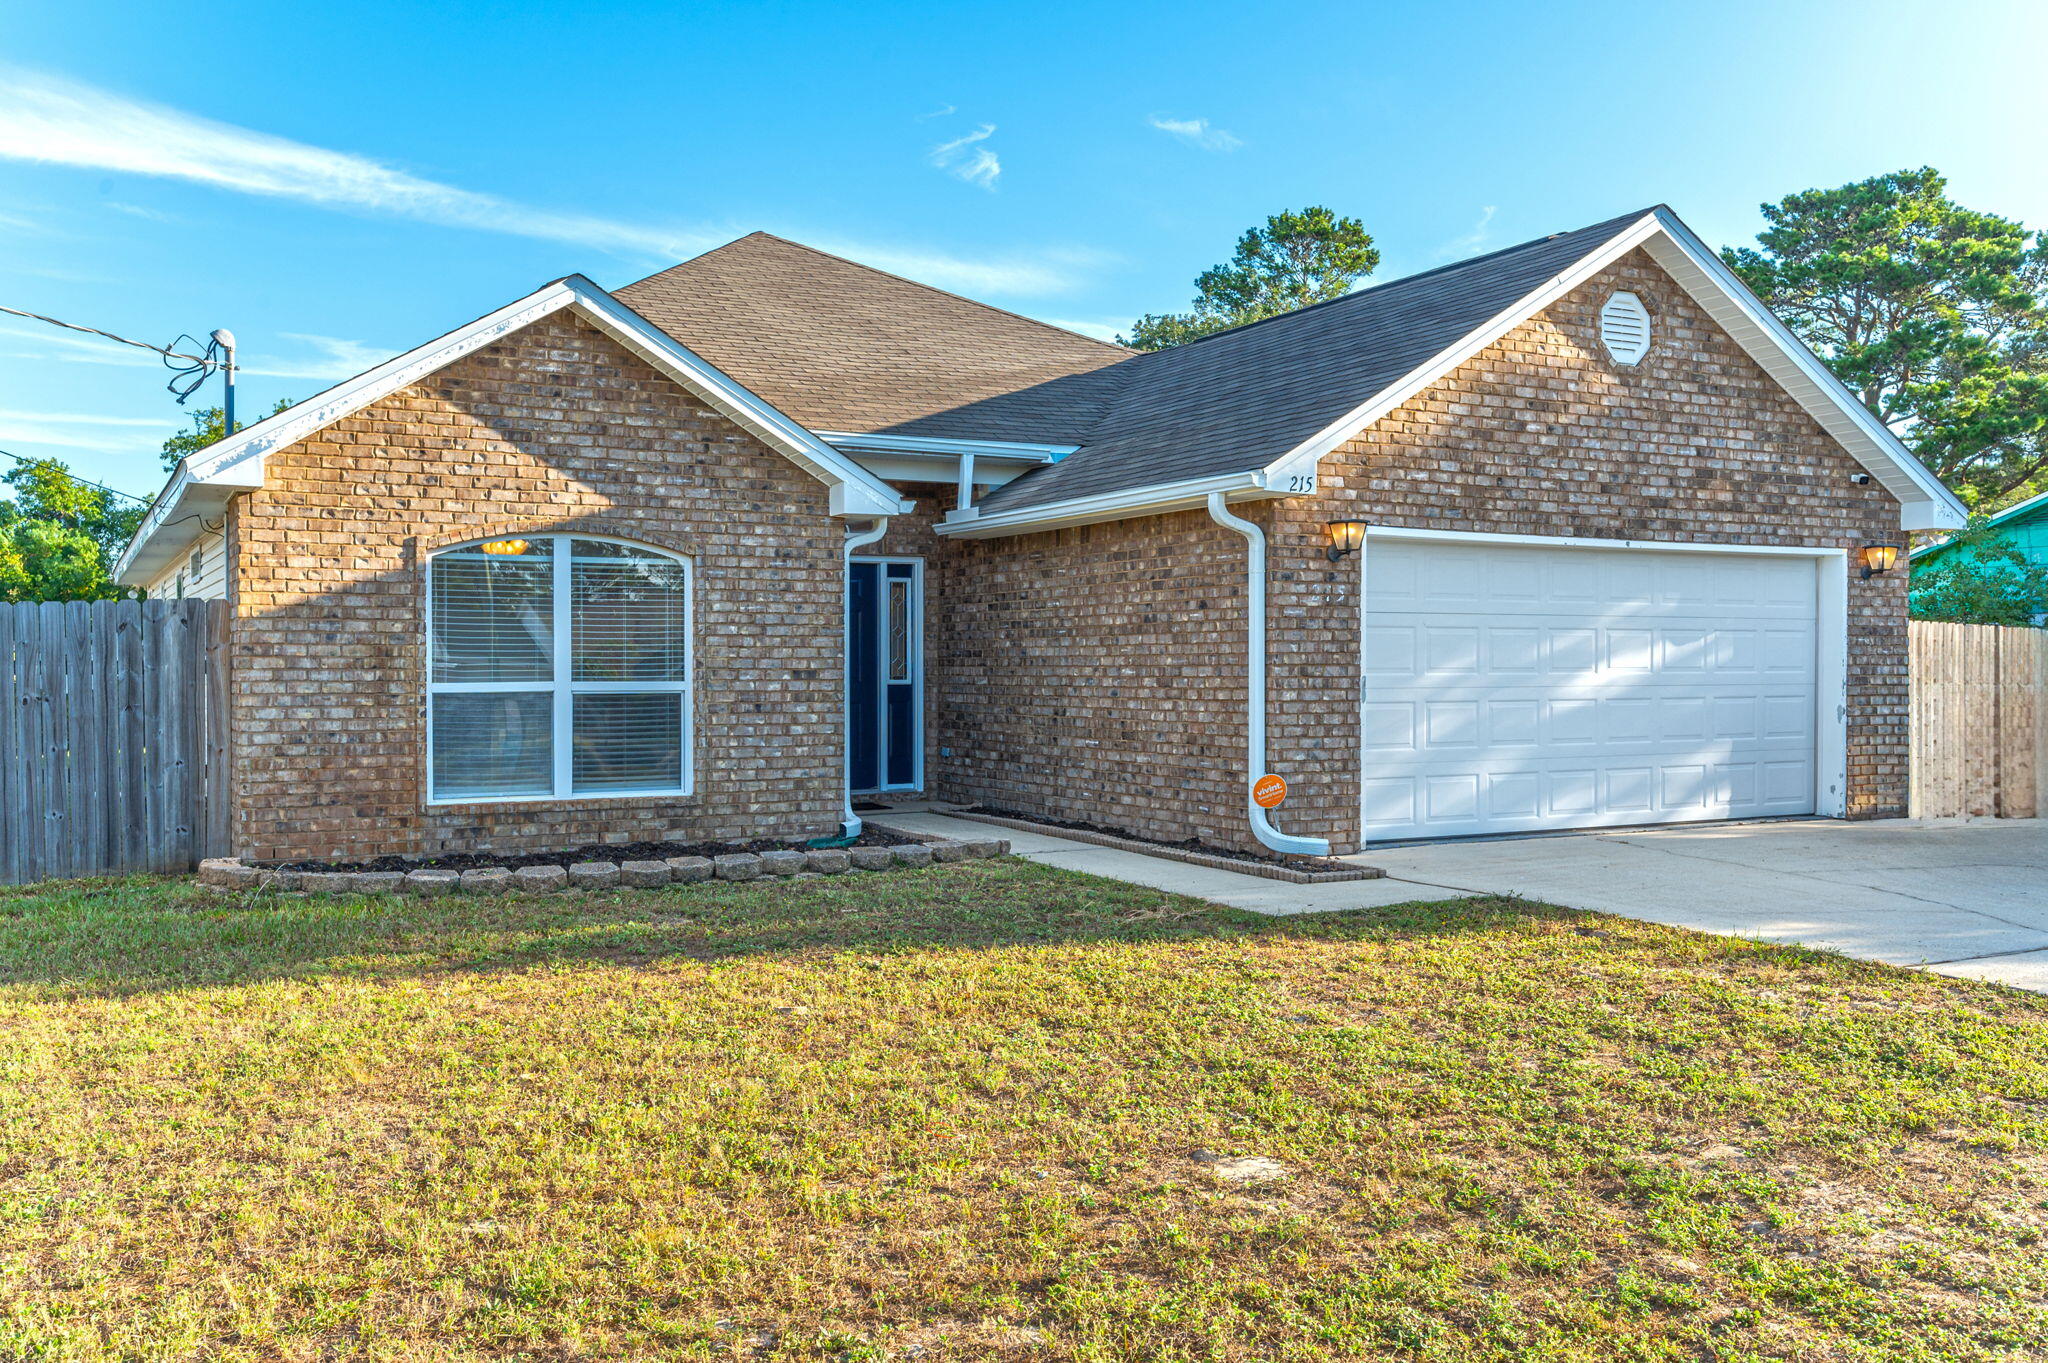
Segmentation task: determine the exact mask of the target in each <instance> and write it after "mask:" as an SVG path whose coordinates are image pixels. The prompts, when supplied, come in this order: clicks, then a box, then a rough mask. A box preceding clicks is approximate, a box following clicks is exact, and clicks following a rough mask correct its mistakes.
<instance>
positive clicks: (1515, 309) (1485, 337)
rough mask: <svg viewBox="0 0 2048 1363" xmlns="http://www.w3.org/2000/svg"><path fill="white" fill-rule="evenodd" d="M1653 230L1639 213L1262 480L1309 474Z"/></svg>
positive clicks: (1279, 481) (1653, 222) (1653, 218)
mask: <svg viewBox="0 0 2048 1363" xmlns="http://www.w3.org/2000/svg"><path fill="white" fill-rule="evenodd" d="M1658 230H1659V224H1658V221H1657V215H1656V214H1654V213H1645V214H1644V215H1643V216H1642V217H1641V218H1640V219H1638V220H1637V221H1636V222H1635V223H1633V224H1631V225H1630V226H1629V227H1628V228H1627V229H1626V230H1625V231H1623V232H1622V233H1621V234H1620V235H1619V236H1617V237H1615V238H1614V239H1613V240H1611V241H1609V242H1608V243H1607V245H1606V246H1604V247H1602V248H1601V249H1600V250H1598V251H1596V252H1594V253H1593V254H1592V255H1589V256H1586V257H1584V258H1582V259H1581V260H1579V261H1578V262H1577V263H1576V264H1574V265H1573V266H1572V267H1571V268H1570V269H1568V270H1565V271H1563V272H1562V273H1560V274H1556V275H1552V276H1551V277H1550V278H1549V279H1546V280H1545V281H1543V283H1541V284H1539V285H1537V286H1536V287H1535V288H1534V289H1532V290H1530V291H1529V292H1528V293H1526V294H1524V295H1523V296H1522V297H1520V298H1518V299H1516V300H1515V301H1514V302H1513V303H1511V304H1509V305H1508V306H1507V307H1506V308H1504V309H1502V310H1501V311H1499V312H1497V313H1495V314H1494V315H1493V316H1491V317H1489V318H1487V319H1486V320H1485V321H1484V322H1481V323H1480V324H1479V325H1478V326H1476V327H1474V328H1473V329H1472V330H1470V331H1468V332H1466V333H1465V334H1464V335H1463V336H1460V337H1459V338H1458V339H1457V340H1455V341H1453V342H1451V344H1449V345H1447V346H1445V347H1444V348H1443V349H1442V350H1439V351H1438V352H1437V353H1436V354H1434V355H1432V356H1430V357H1429V358H1428V359H1427V360H1424V361H1423V362H1422V363H1421V364H1419V365H1417V366H1415V368H1413V369H1411V370H1409V371H1408V372H1407V373H1406V374H1404V375H1402V376H1401V377H1400V378H1399V379H1397V380H1395V381H1394V382H1393V383H1392V384H1390V385H1388V386H1387V387H1385V388H1382V389H1381V390H1380V391H1379V392H1377V393H1375V394H1373V396H1372V398H1371V399H1370V400H1369V401H1367V402H1365V403H1364V404H1363V405H1361V406H1359V407H1356V408H1353V409H1352V410H1351V411H1349V412H1346V413H1345V414H1344V415H1343V416H1341V417H1338V418H1337V419H1336V420H1335V421H1333V422H1331V423H1330V424H1329V425H1327V426H1325V427H1324V428H1323V429H1322V430H1320V431H1317V432H1316V433H1315V434H1314V435H1312V436H1310V437H1309V438H1308V439H1307V440H1304V441H1302V442H1301V444H1299V445H1297V446H1295V447H1294V448H1293V449H1291V450H1289V451H1288V452H1287V453H1286V454H1284V455H1282V456H1280V458H1278V459H1276V460H1274V461H1273V462H1272V463H1270V464H1268V465H1266V467H1265V469H1264V470H1263V472H1264V474H1265V477H1266V481H1267V482H1269V483H1273V484H1275V485H1278V486H1284V485H1285V480H1286V479H1287V478H1288V477H1290V476H1291V475H1294V474H1312V473H1314V472H1315V471H1316V465H1317V464H1318V463H1319V462H1320V461H1321V460H1322V458H1323V456H1324V455H1326V454H1328V453H1330V452H1331V451H1332V450H1334V449H1336V448H1337V447H1338V446H1339V445H1342V444H1343V443H1344V442H1345V441H1347V440H1350V439H1352V438H1353V437H1355V436H1356V435H1357V434H1358V433H1359V432H1360V431H1363V430H1364V429H1365V428H1366V427H1368V426H1370V425H1372V424H1373V423H1374V422H1375V421H1378V420H1379V419H1380V418H1382V417H1384V416H1386V415H1387V414H1388V413H1389V412H1392V411H1393V410H1394V409H1395V408H1396V407H1399V406H1400V405H1401V404H1402V403H1404V402H1406V401H1408V400H1409V399H1410V398H1412V397H1414V396H1415V395H1416V394H1418V393H1420V392H1422V391H1423V390H1424V389H1425V388H1428V387H1429V386H1430V385H1431V384H1434V383H1436V382H1438V381H1439V380H1441V379H1442V378H1444V377H1445V376H1446V375H1448V374H1449V373H1451V371H1453V370H1455V369H1456V368H1457V367H1458V366H1459V365H1461V364H1464V363H1465V362H1466V361H1467V360H1469V359H1471V358H1472V357H1473V356H1474V355H1477V354H1478V353H1479V352H1480V351H1482V350H1484V349H1485V348H1486V347H1487V346H1489V345H1492V344H1493V343H1494V342H1495V341H1497V340H1499V339H1500V338H1501V337H1502V336H1505V335H1506V334H1507V333H1508V332H1510V331H1513V330H1514V329H1515V328H1516V327H1518V326H1520V325H1521V324H1522V323H1524V322H1526V321H1528V320H1529V319H1530V318H1531V317H1534V316H1535V315H1536V314H1537V313H1539V312H1541V311H1542V310H1543V309H1544V308H1546V307H1548V306H1549V305H1550V304H1551V303H1553V302H1555V301H1557V300H1558V299H1559V298H1562V297H1563V296H1564V295H1565V294H1567V293H1570V292H1571V291H1572V290H1573V289H1575V288H1577V287H1578V286H1579V285H1581V284H1583V283H1585V282H1586V281H1587V280H1589V279H1591V278H1592V277H1593V276H1594V275H1596V274H1598V273H1600V271H1602V270H1604V269H1606V268H1607V267H1608V266H1609V265H1612V264H1613V263H1614V262H1615V261H1617V260H1619V259H1621V258H1622V257H1623V256H1625V255H1627V254H1628V253H1629V252H1630V251H1633V250H1635V249H1636V247H1638V246H1641V245H1642V244H1643V243H1644V242H1645V241H1646V240H1648V239H1649V238H1650V237H1652V236H1655V235H1656V234H1657V232H1658Z"/></svg>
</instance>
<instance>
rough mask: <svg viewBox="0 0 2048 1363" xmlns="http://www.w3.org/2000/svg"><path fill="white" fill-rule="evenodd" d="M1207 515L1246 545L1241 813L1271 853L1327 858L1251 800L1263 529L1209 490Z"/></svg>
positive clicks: (1318, 845) (1258, 739)
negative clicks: (1277, 824)
mask: <svg viewBox="0 0 2048 1363" xmlns="http://www.w3.org/2000/svg"><path fill="white" fill-rule="evenodd" d="M1209 519H1211V520H1213V521H1215V522H1216V524H1218V525H1221V526H1225V527H1227V528H1229V529H1231V530H1235V531H1236V532H1237V533H1238V534H1240V535H1243V536H1244V547H1245V636H1246V637H1245V690H1246V692H1247V694H1246V697H1245V764H1246V771H1245V774H1244V812H1245V817H1246V818H1248V819H1250V820H1251V823H1252V833H1253V834H1254V835H1255V836H1256V837H1257V838H1258V840H1259V841H1260V842H1262V843H1264V844H1265V845H1266V846H1268V847H1270V848H1272V849H1273V850H1274V851H1275V852H1286V853H1288V854H1290V855H1293V856H1298V857H1327V856H1328V855H1330V843H1329V840H1328V839H1326V838H1296V837H1290V836H1289V835H1288V834H1285V833H1282V832H1281V831H1280V830H1279V829H1277V828H1275V827H1273V825H1272V822H1271V821H1270V820H1269V819H1268V818H1267V817H1266V811H1265V810H1263V809H1261V808H1259V802H1258V801H1257V800H1255V799H1253V798H1252V787H1253V786H1254V785H1255V784H1256V783H1257V782H1258V779H1259V778H1260V777H1261V776H1263V775H1265V772H1266V532H1265V531H1263V530H1261V529H1259V527H1258V525H1257V524H1256V523H1254V522H1252V521H1248V520H1246V519H1245V518H1244V517H1242V516H1238V515H1234V514H1232V512H1231V511H1230V509H1229V508H1228V507H1226V506H1225V505H1224V504H1223V494H1222V493H1220V492H1212V493H1210V494H1209Z"/></svg>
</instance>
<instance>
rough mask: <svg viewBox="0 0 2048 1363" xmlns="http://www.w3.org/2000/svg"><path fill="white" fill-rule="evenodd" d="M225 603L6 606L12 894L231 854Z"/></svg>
mask: <svg viewBox="0 0 2048 1363" xmlns="http://www.w3.org/2000/svg"><path fill="white" fill-rule="evenodd" d="M228 624H229V614H228V607H227V603H226V602H224V601H92V602H82V601H71V602H47V603H29V604H21V605H0V882H4V883H12V884H19V883H21V882H25V881H32V880H45V879H54V878H59V877H68V876H85V875H107V874H113V873H120V872H130V871H184V870H189V869H190V868H191V867H192V865H193V864H194V863H195V862H197V861H198V860H200V859H201V858H203V857H209V856H225V855H227V851H228V818H229V813H230V808H231V803H232V802H231V799H230V788H229V769H228V724H227V657H228V652H227V638H228Z"/></svg>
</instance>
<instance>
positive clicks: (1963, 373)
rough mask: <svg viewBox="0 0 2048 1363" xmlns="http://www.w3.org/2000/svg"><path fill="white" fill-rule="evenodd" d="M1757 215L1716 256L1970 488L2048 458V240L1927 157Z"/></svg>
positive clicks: (1977, 497)
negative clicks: (1986, 203)
mask: <svg viewBox="0 0 2048 1363" xmlns="http://www.w3.org/2000/svg"><path fill="white" fill-rule="evenodd" d="M1763 215H1764V220H1765V222H1766V224H1767V226H1766V228H1765V230H1764V231H1763V232H1762V233H1761V234H1759V235H1758V237H1757V241H1758V244H1759V245H1760V246H1761V248H1762V249H1760V250H1758V249H1749V248H1745V249H1742V250H1728V251H1724V252H1723V253H1722V258H1723V259H1725V260H1726V261H1727V262H1728V264H1729V266H1730V267H1731V268H1733V269H1734V270H1735V272H1736V273H1737V274H1739V275H1741V276H1742V278H1743V281H1744V282H1745V283H1747V284H1748V285H1749V287H1750V288H1751V289H1753V290H1755V292H1756V294H1757V296H1758V297H1759V298H1761V299H1763V301H1764V302H1765V303H1767V304H1768V305H1769V306H1770V308H1771V310H1772V311H1773V312H1775V313H1777V315H1778V316H1779V317H1780V318H1782V319H1783V320H1784V321H1785V323H1786V324H1787V325H1788V326H1790V327H1791V328H1792V330H1793V331H1795V332H1797V333H1798V335H1799V336H1800V338H1801V339H1802V340H1804V341H1805V342H1806V343H1807V344H1808V345H1810V346H1812V347H1813V348H1814V350H1815V351H1817V352H1818V353H1819V354H1820V356H1821V357H1822V358H1823V359H1824V360H1826V361H1827V363H1828V366H1829V367H1830V368H1831V369H1833V370H1834V371H1835V373H1836V375H1838V376H1839V377H1840V378H1841V379H1842V381H1843V382H1844V383H1846V384H1847V385H1848V386H1849V387H1850V388H1851V389H1852V390H1854V392H1855V393H1856V395H1857V396H1858V397H1860V398H1862V400H1863V404H1864V406H1866V407H1868V408H1869V409H1870V410H1871V411H1872V412H1874V413H1875V414H1876V415H1877V416H1878V417H1879V418H1880V419H1881V420H1882V421H1884V422H1885V424H1886V425H1888V426H1890V427H1891V428H1892V430H1893V431H1894V432H1896V433H1897V434H1898V435H1899V437H1900V438H1901V439H1903V440H1904V441H1905V442H1906V443H1907V444H1908V445H1909V446H1911V447H1912V449H1913V451H1914V453H1916V454H1918V455H1919V456H1920V458H1921V460H1922V461H1923V462H1925V463H1926V464H1927V466H1928V467H1929V468H1931V469H1932V470H1934V472H1935V473H1936V474H1937V475H1938V476H1939V477H1940V478H1941V479H1942V480H1943V481H1944V482H1946V483H1947V484H1948V485H1949V486H1950V487H1952V488H1954V489H1955V490H1956V492H1957V493H1958V494H1959V495H1961V496H1962V497H1963V499H1964V500H1965V501H1966V502H1969V503H1970V504H1971V505H1973V506H1977V507H1982V508H1984V509H1987V510H1989V509H1991V508H1993V507H1995V506H1997V505H2000V504H2003V503H2007V502H2011V501H2013V500H2015V499H2016V496H2015V494H2018V493H2020V492H2023V491H2025V490H2027V489H2029V488H2030V486H2031V485H2032V484H2034V483H2035V481H2036V480H2037V479H2041V478H2042V477H2043V475H2044V473H2048V306H2044V304H2048V242H2044V241H2043V239H2042V238H2041V237H2040V236H2038V235H2036V234H2034V233H2031V232H2029V231H2028V230H2027V229H2026V228H2025V227H2023V226H2021V225H2020V224H2019V223H2017V222H2014V221H2012V220H2010V219H2007V218H2001V217H1997V216H1995V215H1994V214H1990V213H1980V212H1976V211H1975V210H1972V209H1968V208H1964V207H1963V206H1961V205H1960V204H1958V203H1956V202H1955V201H1954V200H1953V199H1951V198H1949V197H1948V185H1947V182H1946V181H1945V180H1944V179H1943V178H1942V177H1941V176H1940V175H1939V174H1938V173H1936V172H1935V171H1933V170H1931V169H1926V168H1923V169H1920V170H1907V171H1898V172H1896V173H1894V174H1890V175H1879V176H1875V177H1873V178H1871V179H1868V180H1863V181H1860V182H1858V183H1856V184H1850V185H1843V186H1841V187H1840V188H1839V189H1809V190H1806V191H1804V192H1802V193H1798V194H1793V195H1790V196H1788V197H1786V198H1784V199H1782V200H1780V201H1779V202H1777V203H1775V204H1765V205H1763ZM1944 618H1946V617H1944Z"/></svg>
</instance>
